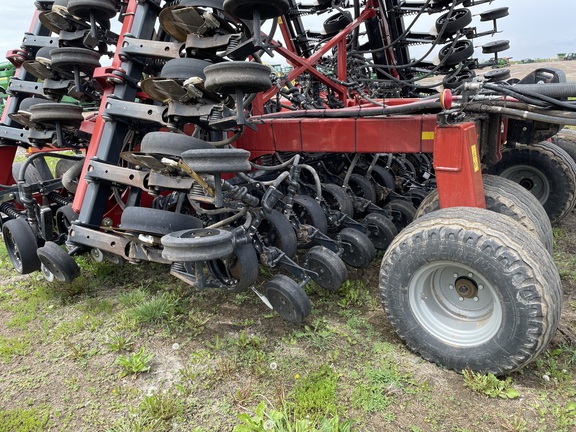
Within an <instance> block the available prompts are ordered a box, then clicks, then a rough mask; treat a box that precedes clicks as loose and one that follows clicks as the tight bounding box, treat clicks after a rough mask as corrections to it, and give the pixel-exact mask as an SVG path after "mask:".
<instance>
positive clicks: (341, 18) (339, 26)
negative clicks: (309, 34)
mask: <svg viewBox="0 0 576 432" xmlns="http://www.w3.org/2000/svg"><path fill="white" fill-rule="evenodd" d="M351 22H352V15H350V13H349V12H345V13H342V12H338V13H337V14H334V15H331V16H329V17H328V19H326V21H324V24H323V27H324V33H326V34H327V35H334V34H336V33H338V32H339V31H340V30H344V29H345V28H346V26H347V25H348V24H350V23H351Z"/></svg>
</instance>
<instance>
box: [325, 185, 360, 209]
mask: <svg viewBox="0 0 576 432" xmlns="http://www.w3.org/2000/svg"><path fill="white" fill-rule="evenodd" d="M322 197H323V198H324V201H326V204H328V207H330V208H331V209H333V210H338V211H340V212H342V213H344V214H345V215H346V216H350V217H352V216H354V204H353V203H352V200H351V199H350V197H349V196H348V194H347V193H346V190H345V189H344V188H343V187H341V186H338V185H336V184H334V183H328V184H323V185H322Z"/></svg>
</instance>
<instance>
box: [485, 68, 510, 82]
mask: <svg viewBox="0 0 576 432" xmlns="http://www.w3.org/2000/svg"><path fill="white" fill-rule="evenodd" d="M510 76H511V75H510V69H492V70H490V71H488V72H486V73H485V74H484V78H486V79H487V80H488V81H490V82H498V81H506V80H507V79H509V78H510Z"/></svg>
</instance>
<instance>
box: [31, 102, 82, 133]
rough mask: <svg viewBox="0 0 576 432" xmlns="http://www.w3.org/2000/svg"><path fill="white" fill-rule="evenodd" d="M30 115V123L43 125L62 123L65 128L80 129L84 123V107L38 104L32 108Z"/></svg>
mask: <svg viewBox="0 0 576 432" xmlns="http://www.w3.org/2000/svg"><path fill="white" fill-rule="evenodd" d="M30 113H31V114H30V121H31V122H33V123H36V124H42V125H54V124H55V123H56V122H60V124H62V125H63V126H70V127H74V128H79V127H80V125H81V124H82V122H83V121H84V117H83V116H82V107H81V106H79V105H74V104H68V103H58V102H53V103H39V104H38V103H37V104H35V105H32V106H31V107H30Z"/></svg>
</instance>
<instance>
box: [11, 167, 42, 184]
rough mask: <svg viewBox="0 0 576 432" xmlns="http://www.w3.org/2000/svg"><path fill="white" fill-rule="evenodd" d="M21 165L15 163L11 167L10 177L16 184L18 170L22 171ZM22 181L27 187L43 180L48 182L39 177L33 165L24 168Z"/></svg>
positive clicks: (18, 174)
mask: <svg viewBox="0 0 576 432" xmlns="http://www.w3.org/2000/svg"><path fill="white" fill-rule="evenodd" d="M23 165H24V163H23V162H15V163H14V164H13V165H12V177H14V181H16V182H18V178H19V177H20V169H22V166H23ZM24 179H25V180H26V183H27V184H29V185H32V184H36V183H40V182H42V181H44V180H48V179H43V178H42V176H41V175H40V173H39V172H38V170H37V169H36V167H35V166H34V165H33V164H29V165H28V166H27V167H26V172H25V173H24Z"/></svg>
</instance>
